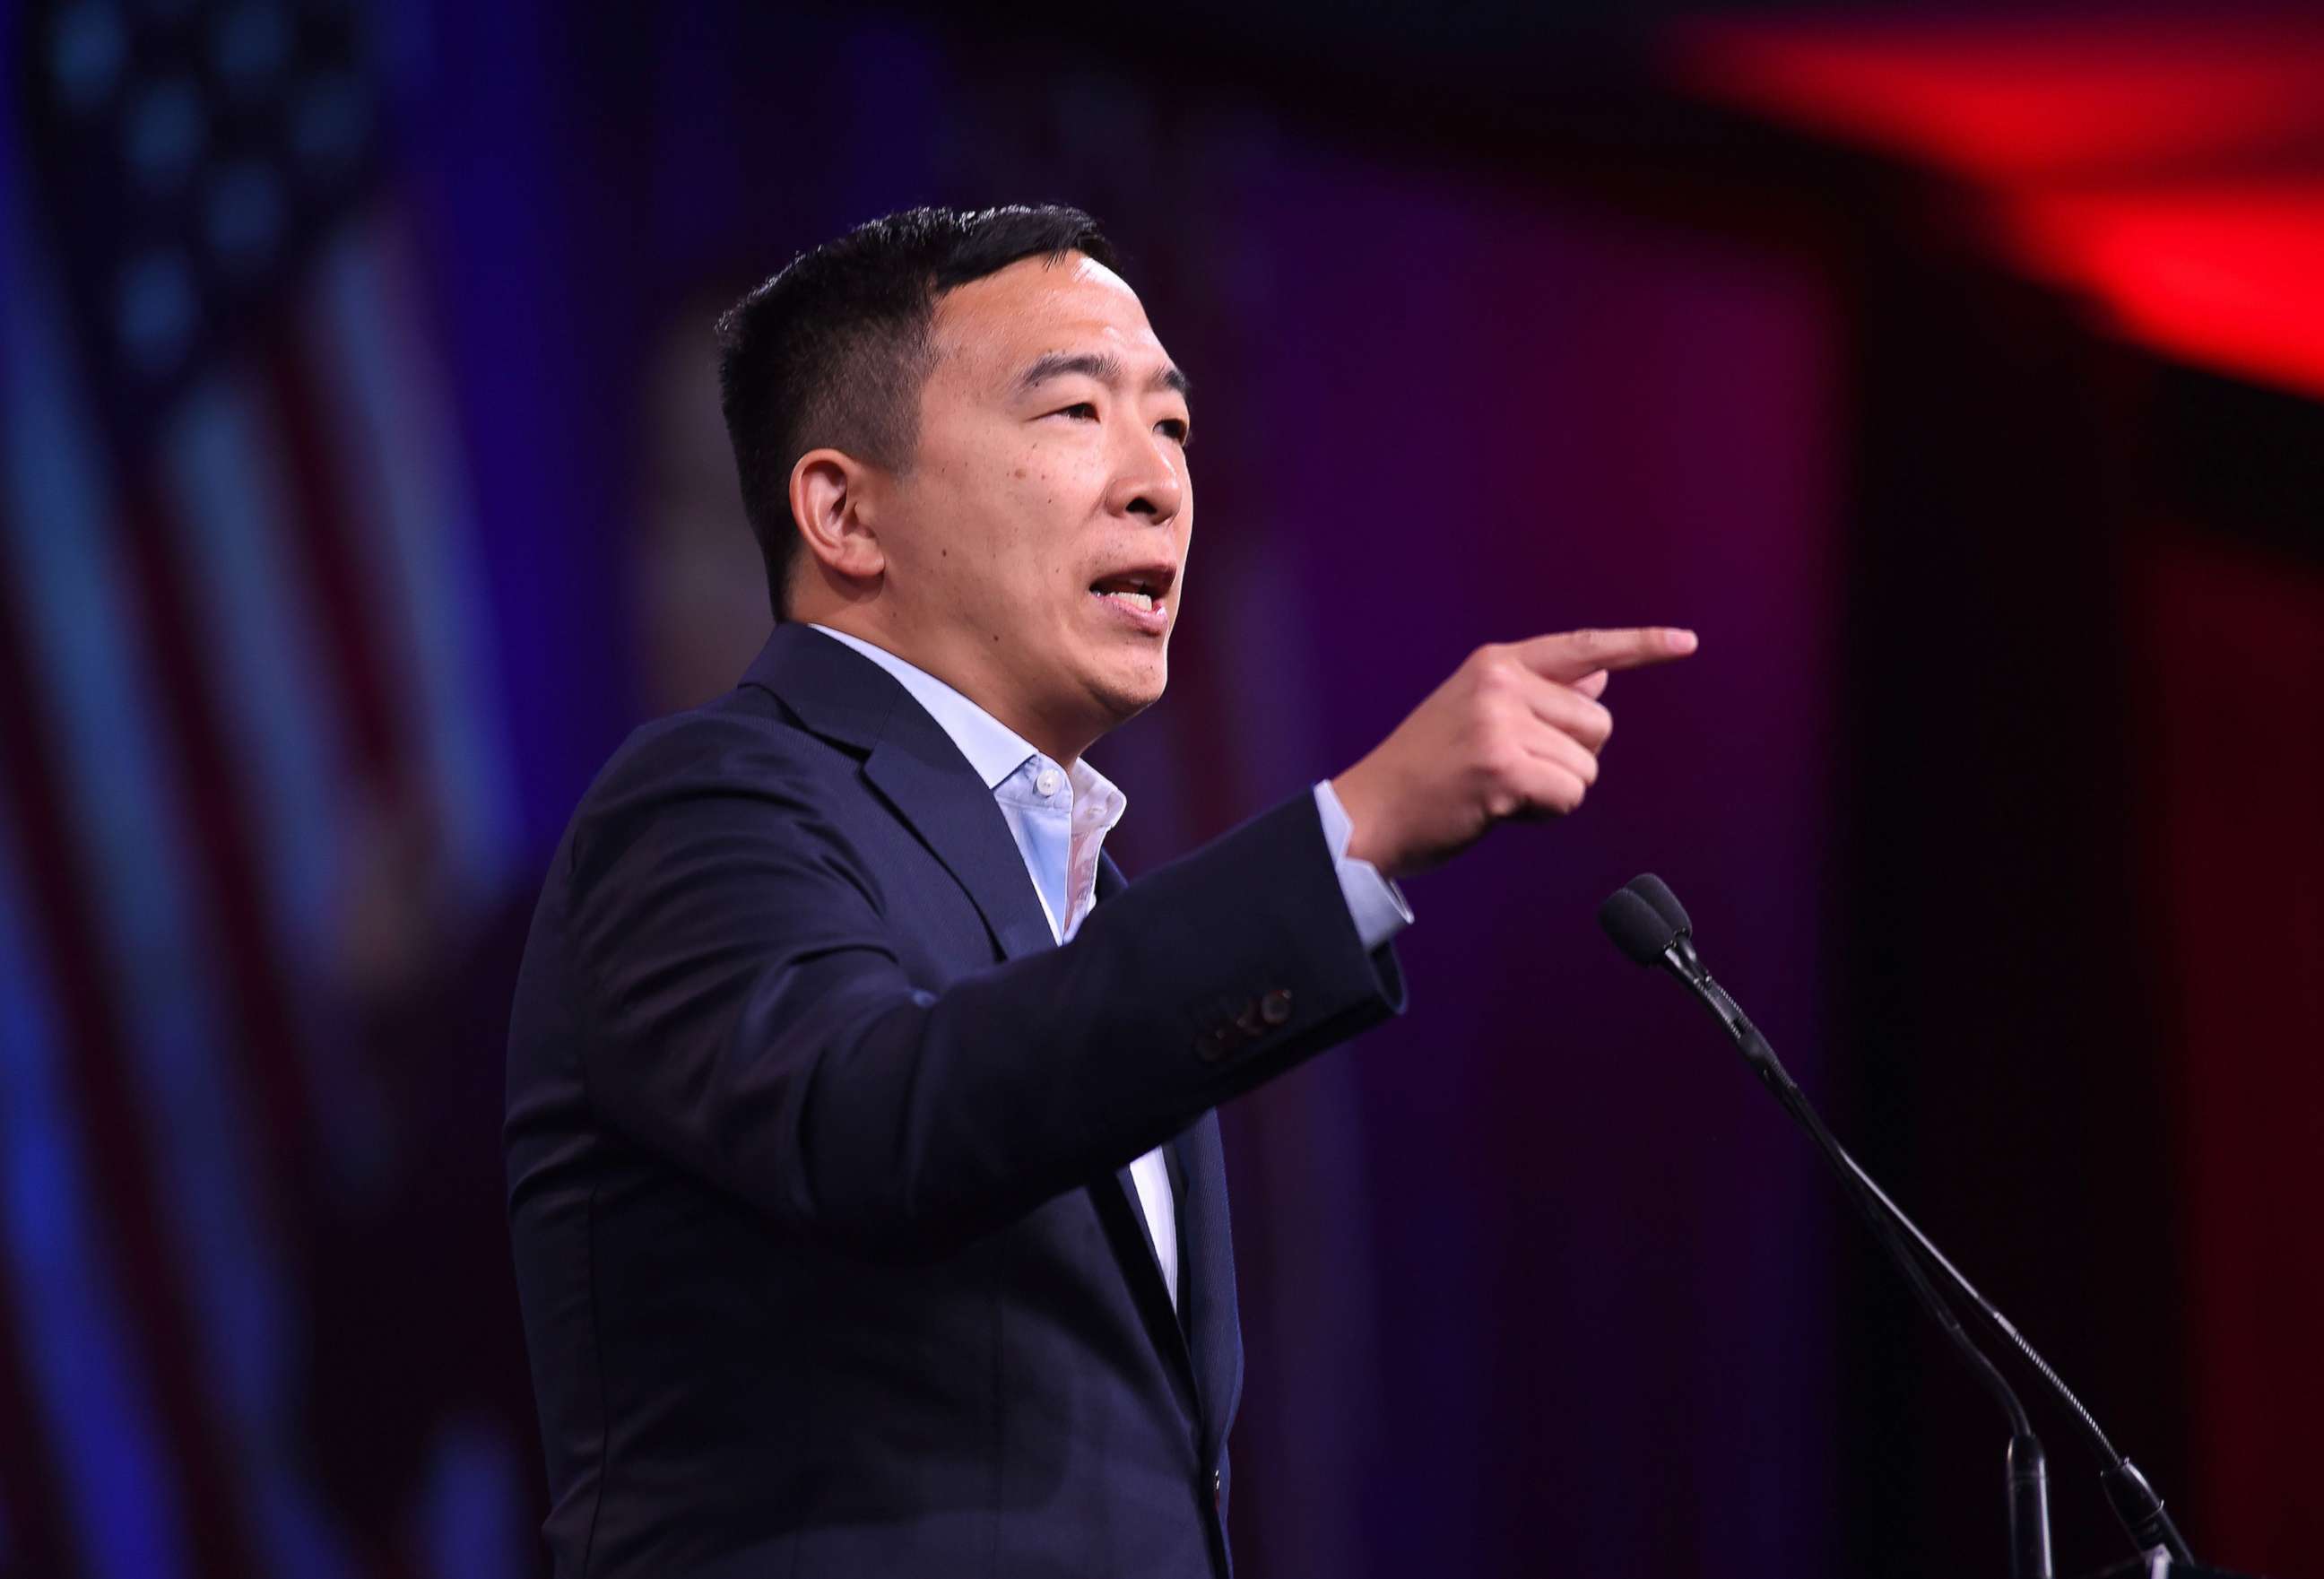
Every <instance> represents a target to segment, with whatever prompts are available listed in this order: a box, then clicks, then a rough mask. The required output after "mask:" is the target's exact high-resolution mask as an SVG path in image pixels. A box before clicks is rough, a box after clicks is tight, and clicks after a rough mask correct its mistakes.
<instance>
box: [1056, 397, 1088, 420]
mask: <svg viewBox="0 0 2324 1579" xmlns="http://www.w3.org/2000/svg"><path fill="white" fill-rule="evenodd" d="M1049 415H1051V416H1052V417H1072V418H1074V419H1075V420H1081V419H1084V418H1086V419H1087V420H1090V421H1093V422H1094V421H1096V420H1097V405H1096V403H1095V402H1092V401H1075V402H1074V403H1073V404H1072V405H1070V406H1064V407H1060V408H1059V409H1058V410H1056V411H1051V412H1050V413H1049Z"/></svg>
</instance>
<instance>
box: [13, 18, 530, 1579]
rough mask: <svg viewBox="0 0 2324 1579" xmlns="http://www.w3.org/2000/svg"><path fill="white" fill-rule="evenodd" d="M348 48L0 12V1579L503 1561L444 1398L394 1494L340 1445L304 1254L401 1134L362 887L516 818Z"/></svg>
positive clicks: (479, 847)
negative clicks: (322, 1427) (5, 40)
mask: <svg viewBox="0 0 2324 1579" xmlns="http://www.w3.org/2000/svg"><path fill="white" fill-rule="evenodd" d="M368 25H369V23H368V20H367V18H366V16H365V15H364V14H362V13H361V12H360V11H359V10H358V9H356V8H355V7H352V6H348V5H332V4H308V5H293V4H280V3H247V4H230V5H203V4H196V3H193V0H176V3H171V0H154V3H151V4H142V5H141V4H127V3H123V0H71V3H69V4H32V5H25V6H23V7H22V8H21V9H20V10H19V11H18V12H17V14H16V18H15V22H14V25H13V27H12V29H11V30H10V31H11V33H12V37H11V39H10V42H9V48H10V49H11V51H13V58H12V60H10V61H9V65H10V66H11V68H12V70H11V71H10V73H9V78H10V80H11V81H12V82H13V84H14V95H15V98H14V104H13V106H12V113H11V114H10V115H8V116H7V117H6V121H7V126H6V129H5V133H0V136H5V140H6V141H5V145H0V155H5V157H0V183H5V184H0V272H5V300H6V302H7V313H6V324H5V329H0V390H5V413H6V439H5V444H6V449H5V494H0V1159H5V1161H0V1167H5V1174H4V1175H0V1573H7V1574H20V1573H21V1574H40V1575H50V1574H58V1575H64V1574H88V1575H105V1576H115V1575H118V1576H124V1579H126V1576H129V1575H136V1576H139V1579H144V1576H148V1575H172V1574H232V1575H244V1574H299V1575H305V1574H318V1575H320V1574H401V1573H416V1572H446V1573H452V1572H458V1573H485V1574H489V1573H492V1572H496V1571H507V1569H508V1566H509V1565H510V1564H512V1563H515V1562H519V1561H521V1560H522V1558H521V1553H522V1552H523V1550H524V1543H523V1541H522V1539H521V1537H515V1536H512V1534H511V1532H512V1531H513V1530H514V1529H515V1528H516V1519H515V1515H514V1513H513V1511H512V1509H513V1508H514V1506H515V1504H516V1503H517V1501H519V1499H518V1496H517V1493H516V1491H515V1487H514V1482H513V1481H512V1478H511V1477H512V1472H511V1471H510V1469H509V1464H510V1463H511V1462H512V1453H513V1449H512V1445H511V1444H510V1443H509V1442H508V1441H506V1440H504V1439H503V1438H502V1437H500V1436H494V1435H493V1434H492V1432H491V1431H489V1430H482V1431H480V1430H479V1429H478V1428H476V1427H474V1426H473V1425H472V1424H464V1423H463V1420H464V1417H463V1416H462V1414H461V1412H460V1411H461V1409H462V1408H463V1402H462V1400H461V1399H458V1398H457V1397H453V1396H447V1397H446V1398H445V1399H442V1400H441V1408H438V1407H437V1404H436V1401H434V1400H432V1399H428V1398H422V1399H419V1400H418V1413H419V1415H420V1417H424V1418H425V1421H426V1424H425V1427H424V1429H423V1430H422V1432H421V1435H422V1436H424V1439H425V1442H426V1453H425V1455H424V1456H425V1459H426V1463H425V1464H422V1465H421V1466H420V1470H419V1471H418V1472H417V1481H416V1485H415V1489H414V1490H413V1491H412V1493H411V1495H410V1498H409V1499H408V1500H407V1501H406V1503H405V1505H403V1506H400V1507H397V1508H394V1509H392V1510H391V1511H389V1512H386V1513H377V1512H375V1511H373V1512H365V1511H361V1510H358V1511H350V1510H349V1505H348V1497H347V1496H346V1494H345V1493H344V1492H343V1491H339V1490H337V1489H335V1487H334V1486H333V1485H332V1484H331V1483H330V1482H331V1475H330V1473H329V1472H328V1471H327V1469H325V1468H324V1467H322V1466H321V1465H320V1464H318V1458H317V1456H316V1454H315V1451H314V1429H313V1426H312V1417H313V1408H314V1402H315V1400H314V1393H315V1381H314V1378H315V1376H316V1374H317V1355H318V1353H320V1352H324V1351H326V1350H327V1349H328V1348H329V1346H330V1344H332V1342H333V1337H334V1334H332V1333H331V1332H329V1331H327V1330H318V1329H320V1328H321V1327H322V1326H323V1325H324V1324H323V1323H322V1322H321V1320H320V1318H319V1317H318V1312H317V1310H316V1309H315V1308H314V1302H313V1301H312V1300H311V1299H310V1297H309V1294H308V1289H309V1286H310V1284H311V1281H312V1266H311V1264H310V1263H311V1262H312V1261H313V1260H315V1259H316V1258H317V1256H318V1253H336V1252H330V1251H325V1252H318V1251H317V1248H316V1247H317V1246H318V1245H324V1246H328V1245H329V1243H330V1242H331V1239H332V1237H333V1234H334V1233H335V1232H336V1229H335V1227H334V1225H335V1224H344V1223H360V1222H363V1221H365V1220H366V1218H365V1215H364V1211H363V1209H362V1207H363V1204H364V1201H365V1200H366V1199H367V1198H368V1199H370V1200H372V1201H373V1202H374V1203H376V1202H378V1201H383V1200H386V1201H392V1199H393V1198H395V1196H396V1192H397V1191H398V1190H399V1189H401V1188H404V1187H407V1186H408V1185H409V1183H410V1180H409V1178H408V1175H409V1173H410V1169H411V1168H412V1166H413V1157H414V1155H415V1150H414V1146H413V1143H412V1135H411V1126H410V1125H409V1124H408V1123H406V1124H402V1125H401V1126H400V1125H399V1122H397V1121H396V1119H395V1118H394V1116H393V1114H392V1113H391V1112H390V1111H388V1110H389V1109H390V1108H391V1107H392V1104H385V1103H383V1102H382V1100H381V1097H380V1091H381V1082H382V1079H383V1076H382V1073H381V1070H380V1069H379V1068H378V1067H376V1064H375V1061H372V1060H367V1059H366V1058H365V1057H363V1056H361V1051H360V1049H361V1048H362V1046H363V1039H362V1037H361V1035H360V1034H359V1029H358V1027H357V1025H356V1023H355V1021H356V1020H357V1018H358V1016H359V1012H360V1009H359V1005H360V1002H361V1000H362V998H363V994H364V986H365V975H366V972H374V973H375V974H381V975H383V976H384V977H392V975H393V974H394V973H393V961H392V958H391V959H389V960H387V961H385V962H384V963H383V962H382V960H381V959H379V958H378V957H377V956H379V955H381V954H382V953H385V954H387V955H390V956H392V954H393V944H392V930H393V928H392V926H391V927H390V928H388V929H387V932H388V935H389V937H390V941H389V942H387V943H383V942H382V941H381V937H382V936H383V934H382V932H381V929H380V928H377V927H373V928H371V929H370V930H368V931H367V930H366V922H365V916H366V913H367V912H366V910H365V906H366V905H367V904H369V903H370V902H371V901H370V900H366V899H365V898H364V895H366V894H367V893H374V892H376V891H379V890H380V888H381V885H382V884H383V882H384V884H385V885H386V889H387V891H390V892H391V893H396V892H401V893H404V894H406V896H407V897H409V895H411V894H418V895H420V898H418V899H417V900H411V901H410V903H408V904H406V905H405V906H404V910H403V912H401V913H403V914H405V915H406V917H407V919H406V922H405V929H406V930H407V931H409V930H410V925H409V919H408V918H409V916H410V915H412V914H417V915H420V916H422V917H425V918H431V919H443V920H445V921H446V924H447V925H448V924H450V922H451V920H452V919H457V918H460V917H464V916H472V915H475V914H476V913H478V912H479V911H480V910H483V909H484V907H486V906H488V905H489V904H491V903H492V902H493V900H494V899H495V898H496V897H497V896H498V895H499V894H500V893H501V891H503V886H504V883H505V881H506V879H507V878H508V876H509V874H510V867H511V863H512V860H513V859H514V858H515V851H514V849H513V842H514V840H515V838H516V831H515V830H516V817H515V810H514V807H513V805H512V793H513V791H512V772H511V764H510V762H509V761H508V752H507V744H506V735H505V732H504V730H503V728H502V727H501V726H500V723H499V719H498V716H497V712H496V709H497V708H498V706H499V702H498V695H499V693H498V690H497V688H496V686H495V685H494V684H493V683H492V682H490V681H489V680H487V679H484V677H487V676H490V675H493V673H495V672H496V671H495V669H494V665H493V654H492V652H491V651H490V642H489V629H490V622H489V619H488V617H487V613H486V610H485V608H484V603H483V588H482V585H481V581H480V576H479V569H478V565H477V556H476V551H475V522H474V519H473V512H472V508H471V505H470V503H469V501H468V498H467V496H466V474H465V470H464V466H463V464H462V460H461V446H460V441H459V437H458V427H457V418H456V415H455V410H454V407H453V404H452V402H451V401H450V399H449V398H448V393H447V382H446V380H445V377H444V374H443V370H442V367H441V365H439V363H438V345H437V337H436V336H435V335H434V333H433V332H432V330H431V327H430V312H429V303H428V299H427V291H426V287H425V273H424V268H423V267H422V265H423V263H424V254H423V253H421V252H420V250H419V248H418V246H417V245H416V243H415V237H414V234H413V226H412V225H411V223H410V220H409V218H408V217H407V215H406V212H405V210H404V209H402V208H401V207H400V206H399V204H398V201H397V194H396V192H395V190H394V188H393V183H392V180H389V179H388V173H387V166H386V165H385V163H384V162H383V158H382V155H381V149H382V146H383V137H382V134H381V127H382V121H383V115H384V108H383V98H382V97H381V95H380V91H379V83H378V73H377V71H376V70H375V69H374V59H375V55H376V51H375V50H374V48H373V47H372V44H371V42H370V40H369V38H368V37H367V34H366V29H367V26H368ZM423 874H424V878H425V881H424V882H423V881H421V878H422V875H423ZM399 885H401V886H400V887H399ZM374 908H376V907H374ZM390 910H393V907H392V906H391V907H390ZM493 1079H494V1080H496V1079H497V1075H496V1074H495V1075H494V1076H493ZM349 1203H352V1205H349ZM493 1231H494V1232H495V1233H496V1232H497V1229H496V1225H495V1227H494V1230H493ZM388 1270H390V1271H393V1270H395V1269H392V1268H390V1269H388ZM433 1297H436V1298H438V1299H459V1298H463V1297H471V1291H466V1290H462V1289H458V1288H442V1289H438V1290H435V1291H434V1295H433ZM380 1364H381V1365H382V1366H383V1367H386V1368H387V1369H386V1370H383V1374H394V1373H396V1372H395V1371H394V1370H393V1362H392V1361H391V1360H390V1359H389V1358H388V1357H387V1356H384V1355H383V1356H382V1357H381V1360H380ZM512 1552H514V1553H516V1554H518V1556H508V1554H510V1553H512Z"/></svg>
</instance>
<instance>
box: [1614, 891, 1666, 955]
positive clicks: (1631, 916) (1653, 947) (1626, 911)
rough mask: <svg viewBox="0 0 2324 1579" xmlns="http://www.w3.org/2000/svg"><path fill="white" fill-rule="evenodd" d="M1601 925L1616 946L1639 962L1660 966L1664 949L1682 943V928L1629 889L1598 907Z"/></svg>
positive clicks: (1618, 893)
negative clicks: (1680, 930)
mask: <svg viewBox="0 0 2324 1579" xmlns="http://www.w3.org/2000/svg"><path fill="white" fill-rule="evenodd" d="M1598 925H1599V926H1600V927H1602V928H1605V929H1606V936H1607V937H1611V938H1612V939H1613V940H1614V946H1615V947H1617V948H1618V949H1620V950H1621V951H1622V952H1623V953H1624V954H1627V955H1628V956H1630V958H1631V959H1632V960H1633V961H1635V962H1636V963H1637V964H1639V965H1660V964H1661V963H1662V959H1663V950H1664V949H1665V948H1668V947H1669V946H1671V945H1672V944H1674V943H1675V942H1677V941H1678V934H1679V929H1678V928H1676V927H1674V926H1672V925H1671V924H1670V922H1669V921H1668V920H1667V919H1665V918H1664V916H1663V914H1662V912H1661V911H1659V910H1655V907H1654V906H1652V905H1650V904H1648V903H1647V902H1646V900H1643V899H1641V898H1639V897H1638V895H1637V894H1636V893H1634V892H1632V891H1630V890H1629V889H1627V888H1618V889H1616V890H1615V891H1613V892H1612V893H1610V894H1608V895H1607V896H1606V902H1605V903H1604V904H1602V905H1600V906H1599V907H1598Z"/></svg>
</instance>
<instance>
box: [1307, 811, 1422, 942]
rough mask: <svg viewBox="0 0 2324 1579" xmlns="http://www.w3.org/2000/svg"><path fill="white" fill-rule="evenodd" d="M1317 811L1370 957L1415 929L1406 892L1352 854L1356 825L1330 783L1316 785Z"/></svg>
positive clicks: (1344, 894)
mask: <svg viewBox="0 0 2324 1579" xmlns="http://www.w3.org/2000/svg"><path fill="white" fill-rule="evenodd" d="M1315 810H1316V814H1317V816H1318V817H1320V818H1321V819H1322V821H1323V843H1324V847H1325V848H1326V849H1328V850H1330V851H1331V853H1332V862H1333V872H1334V873H1335V875H1337V877H1338V878H1339V880H1340V896H1341V898H1342V899H1343V900H1346V901H1347V906H1348V919H1350V920H1351V921H1352V922H1354V923H1355V928H1356V937H1358V939H1359V940H1360V941H1361V942H1362V944H1363V946H1364V952H1366V953H1367V954H1369V953H1370V952H1372V951H1373V950H1375V949H1377V948H1379V947H1381V946H1383V945H1385V944H1386V943H1387V942H1388V940H1389V939H1390V938H1392V937H1395V936H1396V935H1397V933H1399V932H1401V931H1403V930H1404V929H1405V928H1406V927H1408V926H1410V925H1412V919H1413V916H1412V907H1411V905H1409V904H1408V903H1406V900H1405V897H1404V891H1403V890H1401V889H1399V888H1397V885H1396V884H1395V882H1393V881H1391V880H1390V879H1389V878H1388V877H1387V876H1386V875H1385V874H1383V873H1381V871H1380V870H1379V867H1378V866H1375V865H1374V864H1373V863H1371V862H1369V861H1368V860H1365V859H1364V858H1363V857H1362V856H1360V855H1358V854H1354V853H1353V851H1354V836H1355V823H1354V821H1353V819H1352V818H1351V817H1349V815H1348V810H1347V807H1346V805H1345V803H1344V802H1342V800H1341V799H1340V795H1339V790H1338V787H1337V785H1336V784H1335V783H1334V782H1333V780H1330V779H1319V780H1316V782H1315Z"/></svg>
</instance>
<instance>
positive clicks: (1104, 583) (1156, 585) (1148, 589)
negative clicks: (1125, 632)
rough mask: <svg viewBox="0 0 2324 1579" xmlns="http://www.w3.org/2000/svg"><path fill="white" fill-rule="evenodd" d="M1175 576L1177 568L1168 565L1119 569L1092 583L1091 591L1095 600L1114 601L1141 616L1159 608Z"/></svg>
mask: <svg viewBox="0 0 2324 1579" xmlns="http://www.w3.org/2000/svg"><path fill="white" fill-rule="evenodd" d="M1177 575H1178V572H1177V570H1176V568H1174V567H1172V566H1168V565H1155V566H1146V567H1141V568H1134V569H1129V570H1120V571H1117V572H1115V573H1114V574H1113V575H1111V576H1102V577H1098V579H1096V580H1095V581H1093V582H1091V583H1090V592H1091V594H1092V595H1093V596H1097V597H1110V598H1113V599H1116V600H1117V601H1119V602H1120V603H1123V604H1125V605H1128V606H1130V607H1131V608H1134V609H1136V610H1138V612H1139V613H1140V614H1151V613H1152V612H1153V611H1154V610H1155V609H1156V608H1157V607H1159V606H1161V604H1162V599H1163V597H1164V596H1165V595H1167V593H1168V592H1169V590H1170V584H1171V582H1173V581H1175V580H1176V579H1177Z"/></svg>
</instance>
